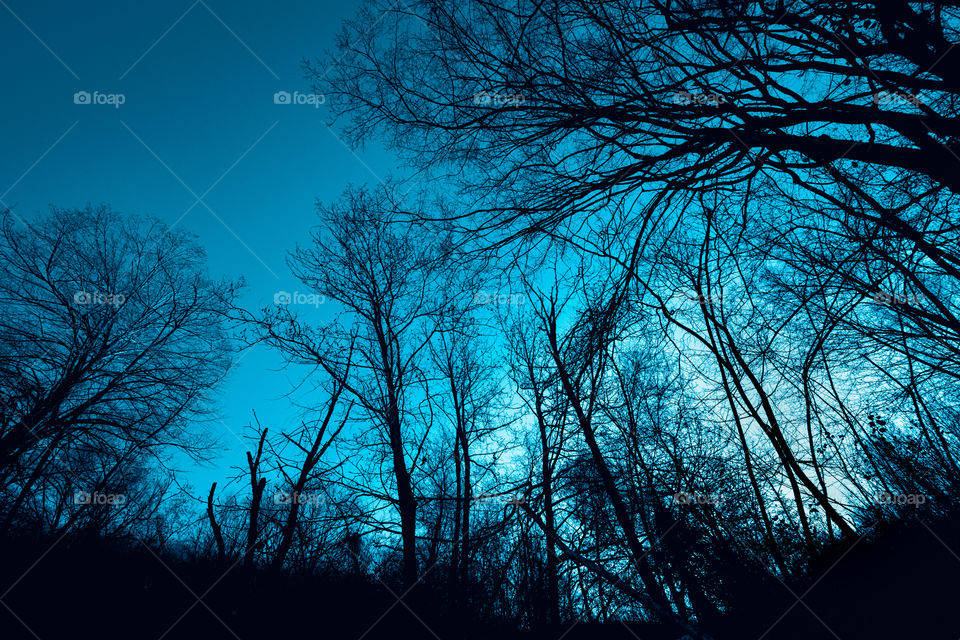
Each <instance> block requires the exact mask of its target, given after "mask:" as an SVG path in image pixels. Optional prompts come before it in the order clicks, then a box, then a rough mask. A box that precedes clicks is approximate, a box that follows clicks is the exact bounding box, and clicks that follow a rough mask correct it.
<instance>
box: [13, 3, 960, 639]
mask: <svg viewBox="0 0 960 640" xmlns="http://www.w3.org/2000/svg"><path fill="white" fill-rule="evenodd" d="M340 33H341V35H340V37H339V38H338V40H337V42H336V46H335V47H334V49H333V50H331V51H329V52H327V53H326V54H324V53H323V52H322V51H317V52H316V57H315V58H312V59H310V60H307V61H305V62H304V64H303V73H304V75H305V78H306V81H307V82H309V84H310V86H311V87H312V90H313V91H315V92H317V94H322V95H324V96H325V105H324V107H325V108H326V109H329V111H330V113H332V116H333V117H335V127H334V130H335V131H336V132H337V135H339V136H341V137H342V138H343V140H344V141H345V142H346V143H347V144H349V145H351V146H355V147H357V148H363V147H364V145H383V146H384V147H385V148H387V149H390V150H391V152H393V153H395V154H396V156H397V157H398V158H399V159H400V160H399V161H398V166H397V167H398V168H397V171H396V174H395V175H392V176H391V177H389V178H387V179H386V180H383V181H379V182H374V181H370V182H367V183H356V184H344V185H342V189H341V191H342V193H341V195H340V196H339V197H337V198H334V199H328V200H322V201H319V202H318V203H317V206H316V211H315V212H314V214H313V215H314V216H315V218H314V223H313V224H314V227H315V230H314V233H313V235H312V236H311V237H310V238H306V239H300V240H299V241H297V242H291V243H290V246H289V247H288V258H287V262H288V266H289V268H290V270H291V271H292V273H293V274H294V275H295V276H296V278H297V280H298V286H299V289H298V290H297V292H296V293H295V294H291V293H288V292H287V291H280V292H278V293H277V294H276V295H274V304H272V305H267V306H265V307H262V308H257V307H252V306H250V305H247V304H244V303H243V301H242V300H243V298H242V295H243V291H244V286H245V284H244V281H243V279H242V278H241V277H240V274H237V276H236V278H233V279H221V278H219V277H215V276H212V275H210V270H209V269H208V264H207V254H206V251H205V249H204V246H203V243H202V242H201V241H200V240H198V239H197V238H196V237H194V236H192V235H191V234H189V233H187V232H185V231H182V230H180V229H177V228H171V227H170V226H169V225H167V224H165V223H163V222H161V221H159V220H156V219H153V218H151V217H148V216H143V217H141V216H134V215H130V214H127V213H121V212H118V211H114V210H113V209H111V207H110V206H108V205H90V206H87V207H55V208H53V209H52V210H51V211H49V212H48V213H45V214H43V215H40V216H36V217H33V218H31V219H30V221H29V223H28V222H25V221H24V220H23V219H22V218H21V216H20V215H18V214H17V213H15V212H14V211H12V210H11V209H9V208H7V210H6V213H5V214H3V218H2V228H0V389H2V398H0V519H2V521H3V529H2V534H0V535H2V536H3V542H2V545H0V558H2V560H0V567H2V571H0V573H2V576H3V579H2V581H0V604H2V605H3V608H0V629H2V632H0V636H2V637H4V638H20V637H23V638H39V639H41V640H48V639H50V640H53V639H56V638H66V637H71V638H76V637H101V638H110V637H114V636H116V637H118V638H121V637H122V638H148V639H149V638H157V639H160V640H162V639H164V638H181V637H182V638H198V637H206V638H221V637H222V638H244V639H245V640H246V639H247V638H285V637H293V636H295V635H296V636H298V637H299V636H304V637H326V638H332V639H335V640H339V639H341V638H344V639H356V640H365V639H373V638H380V637H383V638H387V637H389V638H397V637H400V638H408V637H409V638H428V639H429V638H437V639H438V640H455V639H460V638H463V639H466V638H481V637H483V638H489V637H490V636H491V635H498V636H500V637H502V638H504V639H512V638H518V639H519V638H530V639H539V638H549V639H552V640H561V639H562V638H566V639H567V640H571V639H575V638H621V637H622V638H637V639H642V640H647V639H658V638H663V639H680V638H687V639H690V640H693V639H697V640H724V639H726V638H731V639H732V638H737V639H747V640H754V639H755V640H765V639H770V640H775V639H780V638H794V637H796V638H800V637H803V638H837V639H839V640H850V639H855V638H868V637H869V638H872V639H876V638H878V637H879V638H887V637H891V638H892V637H902V636H903V635H905V634H909V635H910V636H914V635H915V636H918V637H923V636H926V637H927V638H956V637H957V635H960V623H958V622H957V621H956V619H955V618H956V617H955V615H954V614H953V613H952V609H951V608H952V605H953V603H954V600H955V598H954V597H953V596H955V594H956V587H955V583H956V578H955V576H956V575H957V573H958V570H960V555H958V553H960V511H958V510H957V508H956V507H955V505H954V502H955V500H956V498H957V496H958V494H960V298H958V296H960V155H958V153H960V119H958V117H957V115H956V114H957V106H958V104H960V78H958V77H956V76H957V75H958V74H960V71H958V70H960V50H955V46H956V45H957V44H958V43H960V3H957V2H949V1H928V2H907V1H905V0H888V1H877V2H870V1H860V0H854V1H850V2H846V1H843V2H838V1H831V2H826V1H821V0H799V1H796V2H787V1H785V0H776V1H773V0H750V1H748V0H603V1H597V0H565V1H563V2H560V1H557V0H554V1H550V0H446V1H441V0H410V1H409V2H405V1H404V2H399V3H398V2H395V1H393V0H369V1H367V2H366V3H365V4H364V5H363V7H362V8H361V9H360V11H359V12H358V13H357V14H356V16H355V17H354V18H353V19H351V20H348V21H346V22H345V23H344V24H343V25H342V27H341V31H340ZM951 69H953V70H954V71H951ZM90 197H91V198H96V197H98V196H97V194H90ZM307 215H309V212H307ZM320 302H322V304H323V308H324V309H325V310H331V309H332V312H331V313H332V315H331V316H329V321H318V320H317V317H316V314H311V313H307V312H305V311H304V309H309V308H311V306H312V305H313V306H316V305H315V304H314V303H316V304H319V303H320ZM250 349H268V350H270V352H271V353H274V354H276V355H277V356H279V357H281V358H282V359H283V361H284V362H285V363H286V368H285V373H283V374H278V373H277V372H271V371H264V372H263V375H264V376H276V375H287V377H289V378H291V379H293V380H294V382H295V385H296V387H297V389H299V390H301V391H302V390H304V389H306V390H308V396H309V398H310V399H311V400H310V403H309V405H308V406H304V407H302V411H301V419H300V420H299V421H297V422H296V423H280V424H274V423H270V422H268V421H262V420H261V419H260V418H258V417H257V414H256V409H257V407H249V408H245V409H250V410H252V411H250V412H249V415H250V416H251V419H250V420H249V422H248V423H246V424H242V425H241V424H233V425H230V426H231V427H232V428H233V429H235V430H237V432H238V433H241V435H242V437H243V439H244V441H245V442H246V447H247V451H246V454H245V457H238V458H237V459H235V460H232V461H231V465H232V466H230V467H229V468H221V469H218V470H217V471H216V473H217V478H218V479H217V481H215V482H212V483H211V484H210V485H209V486H202V487H200V486H193V485H191V484H189V483H187V482H185V481H184V480H183V479H182V478H180V477H178V474H177V473H176V472H175V470H174V467H176V466H178V465H177V464H173V463H172V461H173V460H179V461H184V460H186V461H189V463H190V464H198V465H199V464H201V463H203V462H204V461H205V460H208V458H209V454H210V451H211V447H213V446H214V444H215V443H214V441H213V439H212V437H211V435H210V432H209V425H210V423H211V420H214V419H215V416H214V415H213V412H212V410H211V409H210V404H209V403H210V401H211V399H213V398H215V397H216V395H217V392H218V389H219V386H220V385H221V383H222V381H223V380H224V378H225V377H226V376H227V375H228V374H229V372H230V371H231V369H232V367H233V366H234V365H235V363H236V362H238V361H239V360H240V359H242V358H243V357H244V354H245V353H246V352H247V350H250Z"/></svg>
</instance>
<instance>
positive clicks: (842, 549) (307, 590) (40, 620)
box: [0, 516, 960, 640]
mask: <svg viewBox="0 0 960 640" xmlns="http://www.w3.org/2000/svg"><path fill="white" fill-rule="evenodd" d="M55 542H56V544H54V543H55ZM51 545H52V546H51ZM957 548H960V517H957V516H954V517H951V518H943V519H940V520H937V521H928V522H920V521H919V520H909V521H904V522H900V523H896V524H892V525H887V526H886V527H885V528H884V529H883V530H882V531H876V532H874V533H872V534H869V535H867V536H865V537H863V538H861V539H860V540H858V541H856V542H855V543H854V544H852V545H851V544H849V543H846V544H843V545H837V546H836V547H835V548H830V549H827V550H825V551H824V552H823V553H822V554H820V556H819V557H818V558H817V559H816V560H815V561H814V562H813V563H812V566H811V569H810V570H809V571H808V573H807V575H805V576H804V577H803V578H801V579H797V580H791V581H789V582H788V583H787V584H784V583H782V582H780V581H779V580H778V579H776V578H774V577H772V576H769V575H767V576H764V575H759V574H754V573H750V572H748V571H746V570H743V572H742V575H738V576H737V579H736V580H734V581H732V583H734V584H735V585H736V593H733V594H731V600H732V601H733V602H736V603H737V604H736V605H735V606H734V607H732V609H731V610H730V611H728V612H727V614H726V615H725V616H724V617H723V618H722V619H721V620H720V621H718V622H716V623H715V624H714V625H713V628H712V629H709V630H708V633H709V634H710V635H711V636H713V637H714V638H717V639H718V640H726V639H727V638H729V639H730V640H733V639H738V640H743V639H747V640H754V639H758V638H761V637H762V638H764V639H765V640H766V639H770V640H779V639H783V640H786V639H788V638H789V639H792V638H804V639H805V640H809V639H811V638H833V637H838V638H840V639H841V640H854V639H857V638H870V639H871V640H876V639H878V638H904V637H918V638H924V639H925V640H936V639H939V638H944V639H950V640H956V638H957V637H960V622H958V620H957V619H956V614H955V613H954V612H955V611H956V597H957V587H956V582H957V576H958V575H960V557H958V556H957V555H956V552H955V551H954V549H957ZM0 562H2V566H0V574H2V583H0V588H2V590H3V592H5V595H3V597H2V602H3V603H4V604H5V605H6V606H5V607H0V637H2V638H4V639H8V638H9V639H19V638H29V639H34V640H35V639H36V638H40V639H41V640H59V639H64V640H66V639H70V640H76V639H77V638H98V639H103V640H106V639H109V638H124V639H151V640H159V639H160V638H164V639H174V638H203V639H208V640H214V639H219V638H224V639H228V638H241V639H243V640H247V639H248V638H249V639H254V638H255V639H260V638H271V639H272V638H294V637H297V638H301V637H302V638H329V639H332V640H340V639H347V640H358V639H361V638H363V639H364V640H377V639H380V638H428V639H429V638H439V639H440V640H457V639H464V640H466V639H474V638H476V639H479V638H484V639H487V640H512V639H514V638H516V639H518V640H519V639H522V638H526V639H530V640H538V639H540V638H544V639H546V638H551V639H554V640H556V639H557V638H560V637H563V638H564V640H577V639H580V638H610V639H615V638H616V639H619V638H625V639H626V638H641V639H642V640H648V639H649V640H659V639H660V638H664V639H666V638H677V637H679V636H680V635H681V634H679V633H678V632H676V631H675V630H671V629H666V628H663V627H661V626H658V625H653V624H634V623H631V624H629V625H627V624H624V623H619V622H617V623H606V624H592V623H583V622H581V623H576V624H575V623H574V622H573V621H570V622H569V623H566V624H561V625H554V626H550V627H542V628H538V629H534V630H527V631H524V630H518V629H516V627H515V624H514V623H512V622H511V621H509V620H502V621H490V620H478V619H476V616H473V615H471V614H470V612H469V611H465V610H463V609H462V608H460V609H458V608H456V607H452V606H451V605H450V604H449V603H448V601H447V600H445V599H444V595H445V594H441V593H431V592H429V591H427V590H426V589H420V590H414V591H413V592H411V593H409V594H407V595H406V596H405V597H404V598H403V601H402V602H398V600H397V597H396V596H395V595H394V593H396V594H397V595H399V594H400V593H401V591H400V590H399V589H397V588H394V587H391V589H393V592H391V589H388V588H387V587H386V586H384V585H383V584H381V583H378V582H377V581H375V580H372V579H361V578H350V577H344V576H337V577H324V576H291V575H272V574H270V573H268V572H265V571H262V570H261V571H248V570H245V569H243V568H242V567H239V566H233V567H232V568H231V567H230V565H229V564H228V565H223V564H221V563H218V562H213V561H191V562H186V561H183V560H178V559H176V558H172V557H162V558H160V557H158V556H156V555H154V553H153V552H151V551H150V550H148V549H147V548H145V547H144V546H143V545H140V544H139V543H136V544H128V543H122V542H117V541H107V540H99V539H78V538H74V537H70V536H67V537H65V538H63V539H61V540H59V541H56V539H45V538H42V537H33V538H27V537H23V536H10V535H8V536H7V537H6V538H5V539H4V540H3V544H2V548H0ZM228 569H229V570H228ZM198 600H202V602H201V601H198ZM445 602H446V604H444V603H445Z"/></svg>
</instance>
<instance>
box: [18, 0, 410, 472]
mask: <svg viewBox="0 0 960 640" xmlns="http://www.w3.org/2000/svg"><path fill="white" fill-rule="evenodd" d="M358 5H359V2H356V1H354V0H346V1H338V2H330V1H326V0H324V1H319V2H315V1H311V2H307V1H292V0H282V1H281V2H277V3H272V4H270V5H269V6H266V5H264V4H263V3H258V2H253V1H247V0H241V1H239V2H238V1H234V2H222V1H219V0H199V1H197V2H193V3H191V2H189V1H187V2H161V3H128V2H93V3H90V2H83V3H78V2H28V1H24V0H0V52H2V54H0V55H2V56H3V59H4V65H3V68H2V72H0V73H2V74H3V75H2V85H3V88H4V99H3V100H2V101H0V115H2V118H0V122H2V134H0V137H2V140H3V144H2V146H0V200H2V205H0V206H9V207H11V208H13V210H14V212H15V213H16V215H17V216H19V217H20V218H22V219H23V220H25V221H29V220H31V219H32V218H34V217H36V216H37V215H38V214H42V213H44V212H46V211H47V209H48V207H49V206H51V205H54V206H58V207H65V208H72V207H83V206H85V205H86V204H87V203H91V204H94V205H97V204H108V205H110V206H111V207H112V208H113V209H114V210H117V211H121V212H123V213H129V214H137V215H143V216H151V217H156V218H159V219H161V220H163V221H165V222H167V223H168V224H171V225H176V227H177V228H182V229H187V230H189V231H190V232H192V233H194V234H196V235H197V236H198V237H199V241H200V243H201V244H202V245H203V246H204V247H205V248H206V250H207V252H208V256H209V266H210V271H211V274H212V275H214V276H222V277H228V278H239V277H243V278H244V279H245V281H246V284H247V286H246V288H245V289H244V290H243V293H242V297H241V300H240V301H241V303H242V304H243V305H244V306H246V307H247V308H249V309H251V310H256V309H259V308H261V307H263V306H265V305H269V304H272V302H273V298H274V295H275V294H276V293H277V292H279V291H287V292H290V293H293V292H296V291H298V288H299V289H300V290H303V287H302V285H299V283H298V282H297V281H296V279H295V278H294V277H293V276H292V275H291V273H290V271H289V269H288V268H287V265H286V254H287V252H288V251H290V250H292V249H293V248H294V247H295V246H296V244H297V243H298V242H299V243H301V244H303V243H305V242H307V241H308V234H309V231H310V228H311V227H312V226H314V225H315V223H316V219H315V209H314V205H315V201H316V200H317V199H320V200H332V199H333V198H335V197H336V196H337V195H338V194H339V193H340V192H341V191H342V190H343V189H344V188H345V186H346V185H347V184H349V183H354V184H360V183H376V182H377V181H378V180H380V179H384V178H386V176H388V175H389V174H390V172H391V171H393V170H394V166H392V164H391V162H390V159H389V158H388V156H387V155H386V154H384V153H383V152H382V151H378V150H377V149H372V148H366V149H363V150H353V149H350V148H349V147H348V146H346V144H345V143H344V142H342V141H341V140H340V139H338V138H337V136H336V135H335V133H334V131H335V127H334V128H330V127H329V126H328V125H330V124H332V123H331V116H330V112H329V110H328V105H327V104H320V103H321V102H324V100H325V98H324V97H323V96H321V97H314V96H313V92H312V91H311V89H310V86H309V83H308V81H307V80H306V79H305V74H304V70H303V66H302V65H303V62H304V60H317V59H322V58H323V57H324V54H325V53H327V52H329V51H330V50H332V49H333V45H334V38H335V36H336V34H337V31H338V30H339V28H340V23H341V21H342V20H343V19H344V18H347V17H349V16H351V15H352V14H353V13H354V12H355V11H356V9H357V6H358ZM84 92H85V93H84ZM283 92H285V93H283ZM288 95H289V99H287V96H288ZM297 102H298V103H299V104H296V103H297ZM303 311H304V313H306V314H308V315H311V314H312V315H315V316H316V317H317V318H318V319H321V320H322V319H323V318H324V317H325V316H329V310H327V309H325V308H319V309H317V310H313V309H310V308H305V309H304V310H303ZM281 365H282V363H281V361H280V359H279V357H278V356H276V355H275V354H273V353H271V352H269V351H267V350H266V349H259V348H257V349H252V350H249V351H246V352H244V353H243V354H241V356H240V358H239V360H238V362H237V364H236V365H235V366H234V368H233V369H232V370H231V372H230V374H229V377H228V379H227V380H226V381H225V383H224V384H222V385H221V386H220V388H219V392H218V394H217V395H216V396H215V398H214V402H215V405H216V410H215V412H216V414H217V416H218V417H219V420H216V421H214V422H213V423H211V425H210V429H211V430H212V433H213V435H215V436H216V437H217V438H218V439H219V441H220V442H221V444H222V447H223V450H222V451H219V452H217V453H216V455H217V458H218V460H219V461H220V462H219V463H218V464H216V465H215V466H214V467H212V468H207V469H196V468H191V466H190V465H184V467H183V469H184V470H185V471H187V472H188V474H189V475H188V476H186V477H187V478H189V479H190V480H191V481H192V482H193V483H194V484H196V485H198V487H199V488H200V490H202V487H203V486H205V485H208V484H209V480H210V479H211V478H213V479H221V480H222V479H223V478H224V477H225V476H226V475H229V472H228V471H226V467H229V466H230V465H232V464H236V463H239V462H241V461H242V452H243V451H244V449H245V445H244V443H242V442H241V441H240V440H239V439H238V438H237V437H236V435H235V434H241V433H242V431H243V429H242V427H243V426H244V425H246V424H249V423H250V420H251V419H252V411H256V412H257V415H258V417H259V419H260V422H261V423H262V424H264V425H265V426H270V427H271V428H273V429H275V430H280V429H282V428H284V426H285V425H291V424H294V422H293V421H296V420H297V417H298V415H300V413H301V410H300V409H298V408H297V406H296V405H295V403H297V402H309V396H306V397H305V396H303V395H300V396H297V395H294V396H293V397H292V398H287V397H285V394H287V393H288V392H290V390H291V389H292V387H293V384H294V383H296V382H297V380H298V377H297V374H296V372H293V371H290V370H287V371H285V372H283V373H280V374H276V373H273V371H274V370H276V369H278V368H280V367H281Z"/></svg>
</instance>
